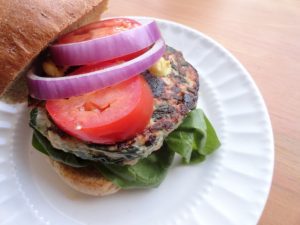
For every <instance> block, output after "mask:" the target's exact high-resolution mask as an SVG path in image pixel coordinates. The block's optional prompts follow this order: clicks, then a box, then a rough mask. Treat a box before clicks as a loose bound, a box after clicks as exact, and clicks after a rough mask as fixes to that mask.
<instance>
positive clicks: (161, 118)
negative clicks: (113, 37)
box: [44, 47, 199, 164]
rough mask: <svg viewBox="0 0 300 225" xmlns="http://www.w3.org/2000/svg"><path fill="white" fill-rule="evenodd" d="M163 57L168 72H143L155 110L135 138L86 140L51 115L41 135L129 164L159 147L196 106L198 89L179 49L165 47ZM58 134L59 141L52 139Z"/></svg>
mask: <svg viewBox="0 0 300 225" xmlns="http://www.w3.org/2000/svg"><path fill="white" fill-rule="evenodd" d="M164 58H165V59H167V60H170V62H171V66H172V71H171V73H170V74H169V75H168V76H166V77H157V76H155V75H152V74H151V73H150V72H149V71H145V72H144V73H143V74H142V75H143V76H144V78H145V80H146V81H147V83H148V84H149V86H150V87H151V90H152V93H153V96H154V112H153V115H152V118H151V120H150V122H149V124H148V125H147V127H146V128H145V130H144V131H143V132H142V133H141V134H138V135H137V136H136V137H135V138H133V139H131V140H128V141H124V142H120V143H117V144H115V145H101V144H93V143H85V142H82V141H80V140H78V139H76V138H74V137H71V136H69V135H67V134H65V133H64V132H60V129H59V128H57V127H56V126H55V124H53V122H52V121H51V119H50V118H48V119H49V121H50V124H51V125H50V126H49V127H48V130H47V132H45V133H44V135H45V136H47V137H48V139H49V140H50V142H51V143H52V145H53V146H54V147H56V148H58V149H62V150H63V151H67V152H72V153H73V154H75V155H76V156H78V157H80V158H83V159H89V160H97V161H101V162H104V163H114V164H129V163H132V162H135V161H136V159H138V158H143V157H147V156H148V155H149V154H151V152H153V151H155V150H158V149H159V148H160V147H161V146H162V144H163V139H164V138H165V137H166V136H167V135H168V134H169V133H170V132H171V131H173V130H174V129H176V128H177V127H178V125H179V124H180V123H181V121H182V120H183V118H184V117H185V116H186V115H187V113H188V112H189V111H190V110H192V109H193V108H195V107H196V103H197V99H198V89H199V80H198V79H199V78H198V74H197V71H196V70H195V69H194V68H193V67H192V66H191V65H190V64H189V63H188V62H186V61H185V60H184V58H183V56H182V53H181V52H179V51H176V50H175V49H173V48H171V47H167V49H166V51H165V54H164ZM48 117H49V116H48ZM50 136H51V137H50ZM57 138H58V140H59V141H57V140H56V141H54V139H57ZM70 142H72V143H73V145H72V146H70V144H69V143H70ZM68 145H69V146H68ZM74 145H75V146H76V148H74Z"/></svg>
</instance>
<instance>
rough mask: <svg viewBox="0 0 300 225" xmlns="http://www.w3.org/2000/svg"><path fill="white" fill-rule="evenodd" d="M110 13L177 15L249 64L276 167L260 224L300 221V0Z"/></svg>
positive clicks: (114, 0)
mask: <svg viewBox="0 0 300 225" xmlns="http://www.w3.org/2000/svg"><path fill="white" fill-rule="evenodd" d="M109 8H110V9H109V11H108V13H106V14H105V16H121V15H137V16H152V17H158V18H164V19H168V20H173V21H176V22H179V23H182V24H185V25H188V26H190V27H193V28H196V29H197V30H199V31H201V32H203V33H205V34H207V35H209V36H211V37H212V38H214V39H215V40H217V41H218V42H220V43H221V44H222V45H223V46H225V47H226V48H227V49H228V50H230V51H231V52H232V53H233V54H234V55H235V56H236V57H237V58H238V59H239V60H240V61H241V62H242V64H243V65H244V66H245V67H246V68H247V69H248V71H249V72H250V74H251V75H252V76H253V78H254V80H255V82H256V84H257V86H258V87H259V89H260V91H261V93H262V95H263V97H264V99H265V102H266V104H267V107H268V110H269V113H270V116H271V120H272V125H273V132H274V137H275V171H274V178H273V183H272V188H271V193H270V196H269V199H268V202H267V205H266V207H265V210H264V212H263V215H262V217H261V219H260V222H259V224H260V225H299V224H300V1H298V0H281V1H276V0H210V1H205V0H187V1H181V0H151V1H150V0H143V1H140V0H131V1H122V0H111V2H110V7H109Z"/></svg>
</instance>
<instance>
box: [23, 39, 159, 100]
mask: <svg viewBox="0 0 300 225" xmlns="http://www.w3.org/2000/svg"><path fill="white" fill-rule="evenodd" d="M164 51H165V43H164V40H163V39H159V40H158V41H156V42H155V44H154V45H153V46H152V48H150V49H149V50H148V51H146V52H145V53H144V54H142V55H140V56H138V57H136V58H134V59H132V60H130V61H127V62H125V63H123V64H118V65H116V66H112V67H109V68H105V69H102V70H98V71H95V72H90V73H85V74H80V75H74V76H65V77H55V78H50V77H40V76H37V75H36V74H34V73H33V71H32V70H31V71H29V73H28V75H27V78H28V79H27V82H28V88H29V93H30V95H31V96H32V97H33V98H36V99H41V100H46V99H59V98H69V97H72V96H78V95H82V94H84V93H87V92H91V91H94V90H98V89H101V88H105V87H108V86H111V85H114V84H117V83H120V82H122V81H125V80H127V79H129V78H131V77H133V76H136V75H138V74H140V73H142V72H144V71H145V70H147V69H148V68H149V67H150V66H152V65H153V64H154V63H155V62H156V61H157V60H158V59H159V58H160V57H161V56H162V55H163V53H164Z"/></svg>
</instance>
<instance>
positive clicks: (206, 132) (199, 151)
mask: <svg viewBox="0 0 300 225" xmlns="http://www.w3.org/2000/svg"><path fill="white" fill-rule="evenodd" d="M165 143H166V145H167V147H168V148H169V149H170V150H171V151H174V152H176V153H178V154H179V155H181V157H182V160H183V163H186V164H189V163H198V162H202V161H203V160H205V156H206V155H208V154H211V153H212V152H213V151H215V150H216V149H217V148H218V147H219V146H220V141H219V139H218V137H217V135H216V132H215V130H214V128H213V127H212V125H211V123H210V122H209V120H208V119H207V117H206V116H205V114H204V113H203V111H202V110H201V109H195V110H193V111H191V112H190V113H189V114H188V116H187V117H186V118H185V119H184V121H183V122H182V123H181V125H180V126H179V127H178V128H177V129H176V130H175V131H173V132H172V133H171V134H169V136H168V137H167V138H166V140H165Z"/></svg>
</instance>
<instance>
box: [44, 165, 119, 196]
mask: <svg viewBox="0 0 300 225" xmlns="http://www.w3.org/2000/svg"><path fill="white" fill-rule="evenodd" d="M50 164H51V165H52V167H53V169H54V171H55V172H56V173H57V174H58V175H59V176H60V178H61V179H62V180H63V181H64V182H65V183H67V184H68V185H69V186H70V187H72V188H74V189H75V190H77V191H79V192H81V193H84V194H88V195H93V196H104V195H110V194H114V193H116V192H117V191H119V190H120V188H119V187H117V186H116V185H115V184H113V183H112V182H111V181H109V180H107V179H105V178H104V177H103V176H102V175H101V174H100V173H99V171H97V170H96V169H94V168H73V167H71V166H67V165H65V164H63V163H59V162H57V161H53V160H51V159H50Z"/></svg>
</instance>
